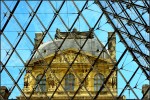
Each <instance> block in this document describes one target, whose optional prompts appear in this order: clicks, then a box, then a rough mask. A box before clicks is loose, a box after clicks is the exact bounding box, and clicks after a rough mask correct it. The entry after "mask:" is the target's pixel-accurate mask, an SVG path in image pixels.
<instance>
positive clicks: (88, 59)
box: [34, 49, 111, 64]
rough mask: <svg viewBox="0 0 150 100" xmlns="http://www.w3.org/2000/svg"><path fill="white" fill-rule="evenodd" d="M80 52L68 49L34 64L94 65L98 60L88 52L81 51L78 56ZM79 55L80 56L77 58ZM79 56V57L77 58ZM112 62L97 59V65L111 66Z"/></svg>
mask: <svg viewBox="0 0 150 100" xmlns="http://www.w3.org/2000/svg"><path fill="white" fill-rule="evenodd" d="M78 52H79V50H77V49H66V50H62V51H59V52H58V53H57V54H54V53H53V54H50V55H48V56H46V57H44V58H43V59H40V60H38V61H34V63H36V62H39V61H47V63H50V62H51V61H52V60H53V61H52V63H53V64H54V63H72V62H74V63H78V64H92V63H93V62H94V61H95V60H96V59H97V56H93V55H92V54H90V53H88V52H85V51H84V52H83V51H81V52H80V53H79V54H78ZM77 54H78V56H77ZM76 56H77V57H76ZM74 59H75V60H74ZM110 62H111V61H110V60H108V59H104V58H99V59H97V61H96V63H104V64H110Z"/></svg>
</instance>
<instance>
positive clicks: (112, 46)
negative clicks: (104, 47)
mask: <svg viewBox="0 0 150 100" xmlns="http://www.w3.org/2000/svg"><path fill="white" fill-rule="evenodd" d="M113 33H114V32H108V39H109V38H110V37H111V35H112V34H113ZM108 51H109V54H110V56H111V58H112V59H113V60H114V61H116V35H115V33H114V35H113V36H112V37H111V39H110V41H109V43H108Z"/></svg>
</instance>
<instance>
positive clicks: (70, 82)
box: [65, 73, 75, 91]
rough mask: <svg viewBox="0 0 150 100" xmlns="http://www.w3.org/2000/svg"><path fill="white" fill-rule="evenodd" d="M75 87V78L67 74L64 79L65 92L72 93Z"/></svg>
mask: <svg viewBox="0 0 150 100" xmlns="http://www.w3.org/2000/svg"><path fill="white" fill-rule="evenodd" d="M74 85H75V77H74V75H73V74H71V73H69V74H68V75H66V77H65V90H66V91H73V90H74Z"/></svg>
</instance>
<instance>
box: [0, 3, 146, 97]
mask: <svg viewBox="0 0 150 100" xmlns="http://www.w3.org/2000/svg"><path fill="white" fill-rule="evenodd" d="M5 3H6V5H7V6H8V7H9V8H10V10H12V9H13V7H14V5H15V3H16V1H10V0H9V1H5ZM61 3H62V1H52V4H53V5H54V7H55V8H56V9H58V8H59V6H60V5H61ZM84 3H85V1H75V4H76V5H77V6H78V7H79V9H80V10H81V7H82V6H83V5H84ZM102 3H103V5H104V6H105V5H106V4H105V3H104V2H102ZM29 4H30V5H31V7H32V9H34V11H35V9H36V8H37V6H38V4H39V1H29ZM139 4H140V2H139ZM86 7H87V8H88V9H84V10H83V12H82V14H83V16H84V18H85V19H86V20H87V22H88V24H89V25H90V27H93V26H94V25H95V23H96V21H97V19H98V18H99V17H100V15H101V14H102V11H101V10H100V9H99V7H98V6H97V5H95V4H94V3H93V1H90V2H89V3H88V5H87V6H86ZM115 7H117V9H116V10H117V11H118V13H120V9H119V8H118V6H117V5H116V6H115ZM1 8H2V9H1V27H3V25H4V23H5V22H6V20H7V18H8V16H9V11H8V9H7V8H6V7H5V5H4V4H3V3H2V1H1ZM108 11H109V9H108ZM31 12H32V10H31V9H30V8H29V7H28V5H27V3H26V2H25V1H21V2H20V3H19V5H18V7H17V9H16V11H15V13H14V16H15V17H16V19H17V20H18V22H19V23H20V24H21V26H22V28H23V29H24V28H25V27H26V26H27V24H28V22H29V20H30V19H31V16H30V14H29V13H31ZM54 12H55V11H54V10H53V8H52V7H51V6H50V3H49V2H48V1H44V2H43V3H42V4H41V6H40V8H39V10H38V12H37V16H38V17H39V18H40V20H41V21H42V23H43V25H44V26H45V27H46V28H48V26H49V24H50V23H51V21H52V19H53V17H54ZM130 12H131V16H132V18H133V19H135V18H136V16H135V14H132V13H133V11H130ZM77 13H78V11H77V10H76V8H75V6H74V5H73V3H72V2H70V1H67V2H66V3H65V4H64V6H63V7H62V9H61V11H60V14H59V15H60V16H61V18H62V19H63V20H64V22H65V23H66V25H67V27H69V28H70V27H71V25H72V23H73V22H74V20H75V18H76V17H77ZM4 14H6V16H5V17H4ZM31 14H32V13H31ZM122 16H124V15H123V14H122ZM143 16H144V18H145V19H147V23H148V21H149V20H148V17H147V14H144V15H143ZM112 19H113V18H112ZM136 21H139V19H137V20H136ZM114 22H115V20H114ZM115 24H117V25H118V27H120V25H119V24H118V23H115ZM126 26H127V25H126ZM98 27H99V28H100V29H97V28H98ZM127 27H128V28H130V27H129V26H127ZM57 28H59V29H60V30H61V31H67V28H66V27H65V26H64V25H63V23H62V22H61V20H60V18H59V17H57V18H56V20H55V21H54V23H53V25H52V26H51V28H50V30H49V33H50V35H51V36H52V37H53V38H54V35H55V32H56V29H57ZM74 28H77V29H78V30H79V31H88V30H89V27H88V26H87V24H86V22H85V21H84V19H83V18H82V17H81V16H80V17H79V19H78V20H77V22H76V23H75V25H74ZM139 29H142V27H140V26H139ZM43 31H44V28H43V27H42V26H41V24H40V22H39V21H38V20H37V18H36V17H34V18H33V20H32V23H31V24H30V25H29V27H28V29H27V31H26V33H27V34H28V36H29V37H30V39H31V41H32V43H34V37H35V32H43ZM112 31H114V29H113V28H112V27H111V25H110V24H109V23H107V19H106V17H105V16H104V15H103V16H102V19H101V20H100V21H99V23H98V25H97V26H96V29H95V30H94V32H95V35H96V36H97V37H98V39H99V40H100V41H101V42H102V43H103V45H105V44H106V42H107V38H108V34H107V33H108V32H112ZM130 32H131V33H133V34H134V33H135V31H134V30H132V29H131V30H130ZM142 32H143V36H144V38H145V39H146V40H147V41H148V40H149V38H148V36H147V34H146V33H145V32H144V31H142ZM18 33H22V30H21V28H20V26H19V25H18V23H17V22H16V20H15V18H14V17H12V18H11V19H10V21H9V23H8V25H7V27H6V28H5V30H4V34H5V36H6V37H7V38H8V40H9V41H10V43H11V44H12V46H15V45H16V43H17V41H18V40H19V38H20V35H18ZM124 37H126V36H124ZM47 41H51V38H50V37H49V36H48V35H46V37H45V38H44V42H47ZM126 41H127V42H128V43H129V44H130V43H131V41H130V40H129V39H128V38H126ZM32 43H31V42H30V40H29V39H28V37H27V36H26V35H24V36H23V38H22V40H21V41H20V43H19V45H18V46H17V48H16V51H17V53H18V54H19V55H20V57H21V58H22V61H23V62H26V61H27V60H28V59H30V57H31V51H32V50H33V48H34V46H33V44H32ZM137 43H138V41H137ZM139 44H140V42H139ZM131 45H133V44H132V43H131ZM133 47H134V46H133ZM140 47H141V48H143V49H142V50H144V52H147V54H148V53H149V52H148V51H147V50H146V49H145V47H144V46H143V45H140ZM124 50H125V46H124V45H123V44H122V42H120V39H119V37H118V35H116V59H117V60H118V59H119V58H120V56H121V54H122V52H123V51H124ZM7 52H8V55H7ZM11 52H12V48H11V46H10V44H9V43H8V41H7V40H6V39H5V38H4V36H3V35H2V36H1V61H2V63H6V61H7V59H8V57H9V55H10V53H11ZM17 53H15V52H14V53H13V55H12V57H11V58H10V60H9V61H8V63H7V64H6V68H7V70H8V71H9V72H10V74H11V75H12V76H13V78H14V79H15V80H16V79H17V78H18V77H19V74H20V70H22V69H23V68H24V64H23V62H22V61H21V60H20V59H19V57H18V56H17ZM139 58H140V57H139ZM141 60H142V59H141ZM143 65H146V64H145V63H144V61H143ZM121 67H123V70H120V72H121V73H122V74H123V75H124V76H125V78H126V80H129V79H130V77H131V76H132V74H133V73H134V71H135V70H136V68H137V67H138V65H137V64H136V63H135V62H134V60H133V58H132V56H131V55H130V53H129V52H127V53H126V54H125V56H124V57H123V59H122V60H121V62H120V63H119V65H118V68H121ZM24 75H25V73H24V74H23V76H24ZM1 76H2V78H1V85H5V86H7V87H8V88H11V87H12V86H13V82H12V80H11V79H10V77H9V76H8V75H7V73H6V71H4V70H3V72H2V73H1ZM23 76H22V77H21V79H20V80H19V82H18V85H19V86H20V87H21V89H22V88H23V85H24V84H23V79H24V77H23ZM136 84H137V87H138V88H133V90H134V91H135V92H136V93H137V95H138V97H139V98H141V97H142V93H141V88H142V85H143V84H148V81H147V80H146V77H145V75H144V74H143V73H142V71H141V69H139V70H138V72H137V73H136V74H135V76H134V78H133V79H132V81H131V84H130V85H131V87H134V86H135V85H136ZM125 85H126V83H125V81H124V80H123V78H122V76H121V74H120V73H118V94H119V93H120V92H121V91H122V88H123V87H124V86H125ZM19 95H20V91H19V90H18V88H17V87H15V89H14V90H13V91H12V93H11V95H10V97H9V98H16V96H19ZM123 95H125V96H126V98H135V95H134V94H133V93H132V92H131V91H130V94H129V90H125V92H124V93H123Z"/></svg>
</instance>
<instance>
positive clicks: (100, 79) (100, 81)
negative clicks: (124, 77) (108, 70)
mask: <svg viewBox="0 0 150 100" xmlns="http://www.w3.org/2000/svg"><path fill="white" fill-rule="evenodd" d="M103 81H104V76H103V75H102V74H100V73H98V74H96V75H95V76H94V91H98V90H99V89H100V87H101V85H102V84H103Z"/></svg>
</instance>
